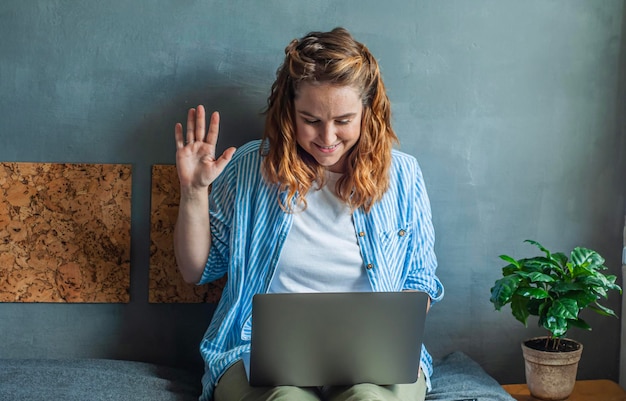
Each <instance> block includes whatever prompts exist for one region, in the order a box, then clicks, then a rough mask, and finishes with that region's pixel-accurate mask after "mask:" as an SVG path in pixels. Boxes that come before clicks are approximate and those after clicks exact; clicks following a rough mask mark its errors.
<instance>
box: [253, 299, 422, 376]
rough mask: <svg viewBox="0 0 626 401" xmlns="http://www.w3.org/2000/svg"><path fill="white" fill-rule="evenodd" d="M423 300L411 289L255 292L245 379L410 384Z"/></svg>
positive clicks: (419, 338) (416, 364) (416, 363)
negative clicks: (338, 291) (401, 290)
mask: <svg viewBox="0 0 626 401" xmlns="http://www.w3.org/2000/svg"><path fill="white" fill-rule="evenodd" d="M427 304H428V295H427V294H426V293H423V292H413V291H411V292H408V291H407V292H350V293H280V294H257V295H255V296H254V298H253V302H252V311H253V312H252V337H251V349H250V354H249V355H247V356H246V357H245V358H244V365H245V367H246V371H247V374H248V380H249V382H250V385H251V386H279V385H292V386H300V387H309V386H326V385H352V384H357V383H374V384H379V385H389V384H400V383H414V382H415V381H416V380H417V374H418V371H419V362H420V353H421V347H422V338H423V333H424V323H425V320H426V308H427ZM248 358H249V359H248Z"/></svg>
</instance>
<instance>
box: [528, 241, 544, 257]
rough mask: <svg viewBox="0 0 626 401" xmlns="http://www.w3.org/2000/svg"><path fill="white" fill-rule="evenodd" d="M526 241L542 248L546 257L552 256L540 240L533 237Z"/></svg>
mask: <svg viewBox="0 0 626 401" xmlns="http://www.w3.org/2000/svg"><path fill="white" fill-rule="evenodd" d="M524 242H528V243H529V244H533V245H535V246H536V247H537V248H539V249H541V250H542V251H543V252H544V253H545V254H546V257H548V258H550V251H549V250H547V249H546V248H544V247H543V245H541V244H540V243H539V242H537V241H533V240H531V239H527V240H525V241H524Z"/></svg>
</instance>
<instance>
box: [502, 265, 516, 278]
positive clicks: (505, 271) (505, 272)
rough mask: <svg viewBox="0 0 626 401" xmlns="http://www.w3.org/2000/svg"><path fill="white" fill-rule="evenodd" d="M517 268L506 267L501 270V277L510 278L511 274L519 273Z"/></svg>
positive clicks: (513, 266) (512, 266)
mask: <svg viewBox="0 0 626 401" xmlns="http://www.w3.org/2000/svg"><path fill="white" fill-rule="evenodd" d="M519 271H520V270H519V268H518V267H517V266H515V265H513V264H510V265H506V266H504V267H503V268H502V275H503V276H510V275H511V274H515V273H517V272H519Z"/></svg>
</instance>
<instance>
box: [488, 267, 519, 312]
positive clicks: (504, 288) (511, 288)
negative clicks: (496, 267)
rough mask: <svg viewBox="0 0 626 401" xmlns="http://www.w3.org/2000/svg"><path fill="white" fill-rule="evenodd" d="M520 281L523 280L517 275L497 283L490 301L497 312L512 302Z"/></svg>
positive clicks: (492, 290) (492, 289) (504, 278)
mask: <svg viewBox="0 0 626 401" xmlns="http://www.w3.org/2000/svg"><path fill="white" fill-rule="evenodd" d="M520 281H521V278H520V277H518V276H517V275H511V276H506V277H503V278H501V279H499V280H497V281H496V283H495V285H494V286H493V287H492V288H491V299H490V301H491V302H492V303H493V304H494V306H495V308H496V309H497V310H500V308H502V307H503V306H504V305H506V304H507V303H509V302H510V301H511V297H512V296H513V294H514V293H515V291H516V290H517V287H518V286H519V283H520Z"/></svg>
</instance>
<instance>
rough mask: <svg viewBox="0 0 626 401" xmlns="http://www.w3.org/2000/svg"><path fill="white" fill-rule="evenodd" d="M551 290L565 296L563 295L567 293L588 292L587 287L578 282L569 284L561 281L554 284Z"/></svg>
mask: <svg viewBox="0 0 626 401" xmlns="http://www.w3.org/2000/svg"><path fill="white" fill-rule="evenodd" d="M550 290H551V291H554V292H556V293H558V294H563V293H567V292H571V291H584V290H586V287H585V286H584V285H582V284H580V283H576V282H573V283H568V282H564V281H560V282H557V283H556V284H554V286H553V287H552V288H551V289H550Z"/></svg>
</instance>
